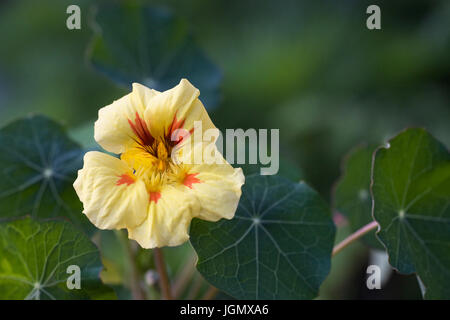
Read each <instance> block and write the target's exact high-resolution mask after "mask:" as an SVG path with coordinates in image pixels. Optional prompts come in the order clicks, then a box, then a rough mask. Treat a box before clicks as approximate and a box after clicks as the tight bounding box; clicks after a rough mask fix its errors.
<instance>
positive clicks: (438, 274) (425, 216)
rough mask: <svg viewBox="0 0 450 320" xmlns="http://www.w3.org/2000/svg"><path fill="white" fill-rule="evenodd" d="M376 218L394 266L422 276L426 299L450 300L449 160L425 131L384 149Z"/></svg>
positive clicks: (377, 161)
mask: <svg viewBox="0 0 450 320" xmlns="http://www.w3.org/2000/svg"><path fill="white" fill-rule="evenodd" d="M372 183H373V184H372V194H373V198H374V202H373V215H374V218H375V219H376V221H378V223H379V225H380V230H379V232H378V233H377V236H378V237H379V239H380V240H381V241H382V242H383V244H384V245H385V246H386V248H387V251H388V254H389V260H390V263H391V265H392V266H393V267H394V268H396V269H398V270H399V271H400V272H402V273H412V272H417V274H418V276H419V277H420V278H421V280H422V281H423V283H424V285H425V289H426V293H425V297H426V298H445V299H449V298H450V287H449V286H448V285H449V284H450V206H449V204H450V154H449V152H448V150H447V149H446V148H445V146H444V145H442V144H441V143H440V142H439V141H437V140H436V139H435V138H434V137H433V136H431V135H430V134H429V133H428V132H426V131H425V130H424V129H408V130H406V131H404V132H403V133H401V134H399V135H398V136H397V137H395V138H393V139H392V140H391V141H390V142H389V143H388V145H387V146H386V147H383V148H380V149H379V150H378V151H377V152H376V154H375V157H374V165H373V171H372Z"/></svg>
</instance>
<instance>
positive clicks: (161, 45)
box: [89, 2, 222, 107]
mask: <svg viewBox="0 0 450 320" xmlns="http://www.w3.org/2000/svg"><path fill="white" fill-rule="evenodd" d="M93 29H94V32H95V35H94V38H93V40H92V43H91V48H90V52H89V56H90V60H91V62H92V64H93V66H94V67H95V68H96V69H97V70H98V71H100V72H102V73H103V74H105V75H106V76H108V77H109V78H110V79H112V80H113V81H115V82H116V83H118V84H121V85H125V86H130V85H131V84H132V83H133V82H139V83H141V84H144V85H146V86H148V87H150V88H152V89H156V90H159V91H164V90H167V89H170V88H172V87H173V86H175V85H177V84H178V83H179V81H180V80H181V78H187V79H189V81H190V82H192V84H193V85H195V86H196V87H197V88H199V89H200V91H201V99H202V101H203V102H205V106H207V107H213V106H214V105H216V104H217V102H218V98H219V95H218V87H219V85H220V82H221V80H222V74H221V72H220V70H219V69H218V68H217V66H216V65H215V64H213V63H212V62H211V61H210V60H209V58H208V57H207V56H206V55H205V54H204V53H203V51H202V50H200V49H199V48H198V47H197V45H196V44H195V41H194V40H193V37H192V35H191V33H190V31H189V30H188V26H187V24H186V23H185V22H184V21H183V20H181V19H180V18H178V17H175V16H174V15H173V14H172V13H171V12H170V11H168V10H165V9H162V8H156V7H149V6H140V5H136V4H135V3H129V2H122V3H121V4H120V5H112V4H104V5H101V6H100V7H99V8H98V9H97V11H96V17H95V22H94V23H93Z"/></svg>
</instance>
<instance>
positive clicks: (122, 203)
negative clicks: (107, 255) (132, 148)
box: [73, 151, 149, 229]
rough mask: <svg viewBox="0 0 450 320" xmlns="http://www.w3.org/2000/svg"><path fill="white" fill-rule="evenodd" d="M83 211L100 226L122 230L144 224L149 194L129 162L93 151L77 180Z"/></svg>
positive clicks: (76, 188)
mask: <svg viewBox="0 0 450 320" xmlns="http://www.w3.org/2000/svg"><path fill="white" fill-rule="evenodd" d="M73 186H74V188H75V191H76V192H77V194H78V197H79V198H80V200H81V202H83V206H84V210H83V213H85V214H86V216H87V217H88V218H89V220H90V221H91V222H92V223H93V224H94V225H96V226H97V227H98V228H100V229H121V228H127V227H134V226H137V225H139V224H141V223H142V222H143V221H144V219H145V217H146V216H147V210H148V202H149V201H148V193H147V190H146V187H145V184H144V182H143V181H141V180H139V179H136V177H135V176H134V175H133V172H132V170H131V169H130V168H129V167H128V166H127V164H126V162H124V161H122V160H119V159H117V158H114V157H112V156H110V155H107V154H105V153H101V152H97V151H91V152H87V153H86V155H85V156H84V166H83V168H82V169H81V170H79V171H78V177H77V179H76V180H75V182H74V185H73Z"/></svg>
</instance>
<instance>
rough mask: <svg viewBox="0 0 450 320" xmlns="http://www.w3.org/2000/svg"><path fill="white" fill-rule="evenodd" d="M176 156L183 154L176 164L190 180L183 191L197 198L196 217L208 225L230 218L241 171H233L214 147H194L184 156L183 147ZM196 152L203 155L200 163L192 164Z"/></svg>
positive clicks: (239, 188) (204, 145)
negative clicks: (210, 222) (197, 211)
mask: <svg viewBox="0 0 450 320" xmlns="http://www.w3.org/2000/svg"><path fill="white" fill-rule="evenodd" d="M180 152H181V153H182V152H185V154H184V156H181V157H180V158H179V160H181V161H182V162H184V164H183V167H184V168H185V171H187V174H188V177H191V178H190V180H189V179H188V180H187V181H185V182H184V183H185V188H186V189H187V190H188V191H189V192H191V193H193V194H194V195H195V196H196V197H197V199H198V200H199V203H200V206H201V210H200V211H199V213H198V214H197V216H198V217H199V218H200V219H204V220H208V221H217V220H219V219H221V218H225V219H231V218H233V216H234V213H235V211H236V209H237V206H238V203H239V199H240V197H241V187H242V185H243V184H244V182H245V177H244V174H243V172H242V169H241V168H237V169H235V168H233V167H232V166H231V165H230V164H229V163H228V162H227V161H226V160H225V159H224V158H223V156H222V155H221V153H220V152H219V150H218V149H217V147H216V146H215V145H214V144H196V145H195V148H192V150H189V151H188V152H186V150H185V147H183V148H181V149H180ZM197 152H200V153H201V154H203V157H202V159H203V163H202V162H200V163H196V162H195V161H192V160H193V159H194V157H193V156H192V154H193V153H197ZM198 180H199V182H198Z"/></svg>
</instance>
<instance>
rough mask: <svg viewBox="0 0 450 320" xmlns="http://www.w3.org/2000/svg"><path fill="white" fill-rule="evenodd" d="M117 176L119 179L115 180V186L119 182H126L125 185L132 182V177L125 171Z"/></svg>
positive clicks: (118, 184) (119, 183)
mask: <svg viewBox="0 0 450 320" xmlns="http://www.w3.org/2000/svg"><path fill="white" fill-rule="evenodd" d="M119 178H120V179H119V180H117V182H116V185H117V186H120V185H121V184H126V185H127V186H129V185H130V184H133V183H134V178H133V177H131V176H130V175H128V174H126V173H124V174H122V175H121V176H119Z"/></svg>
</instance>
